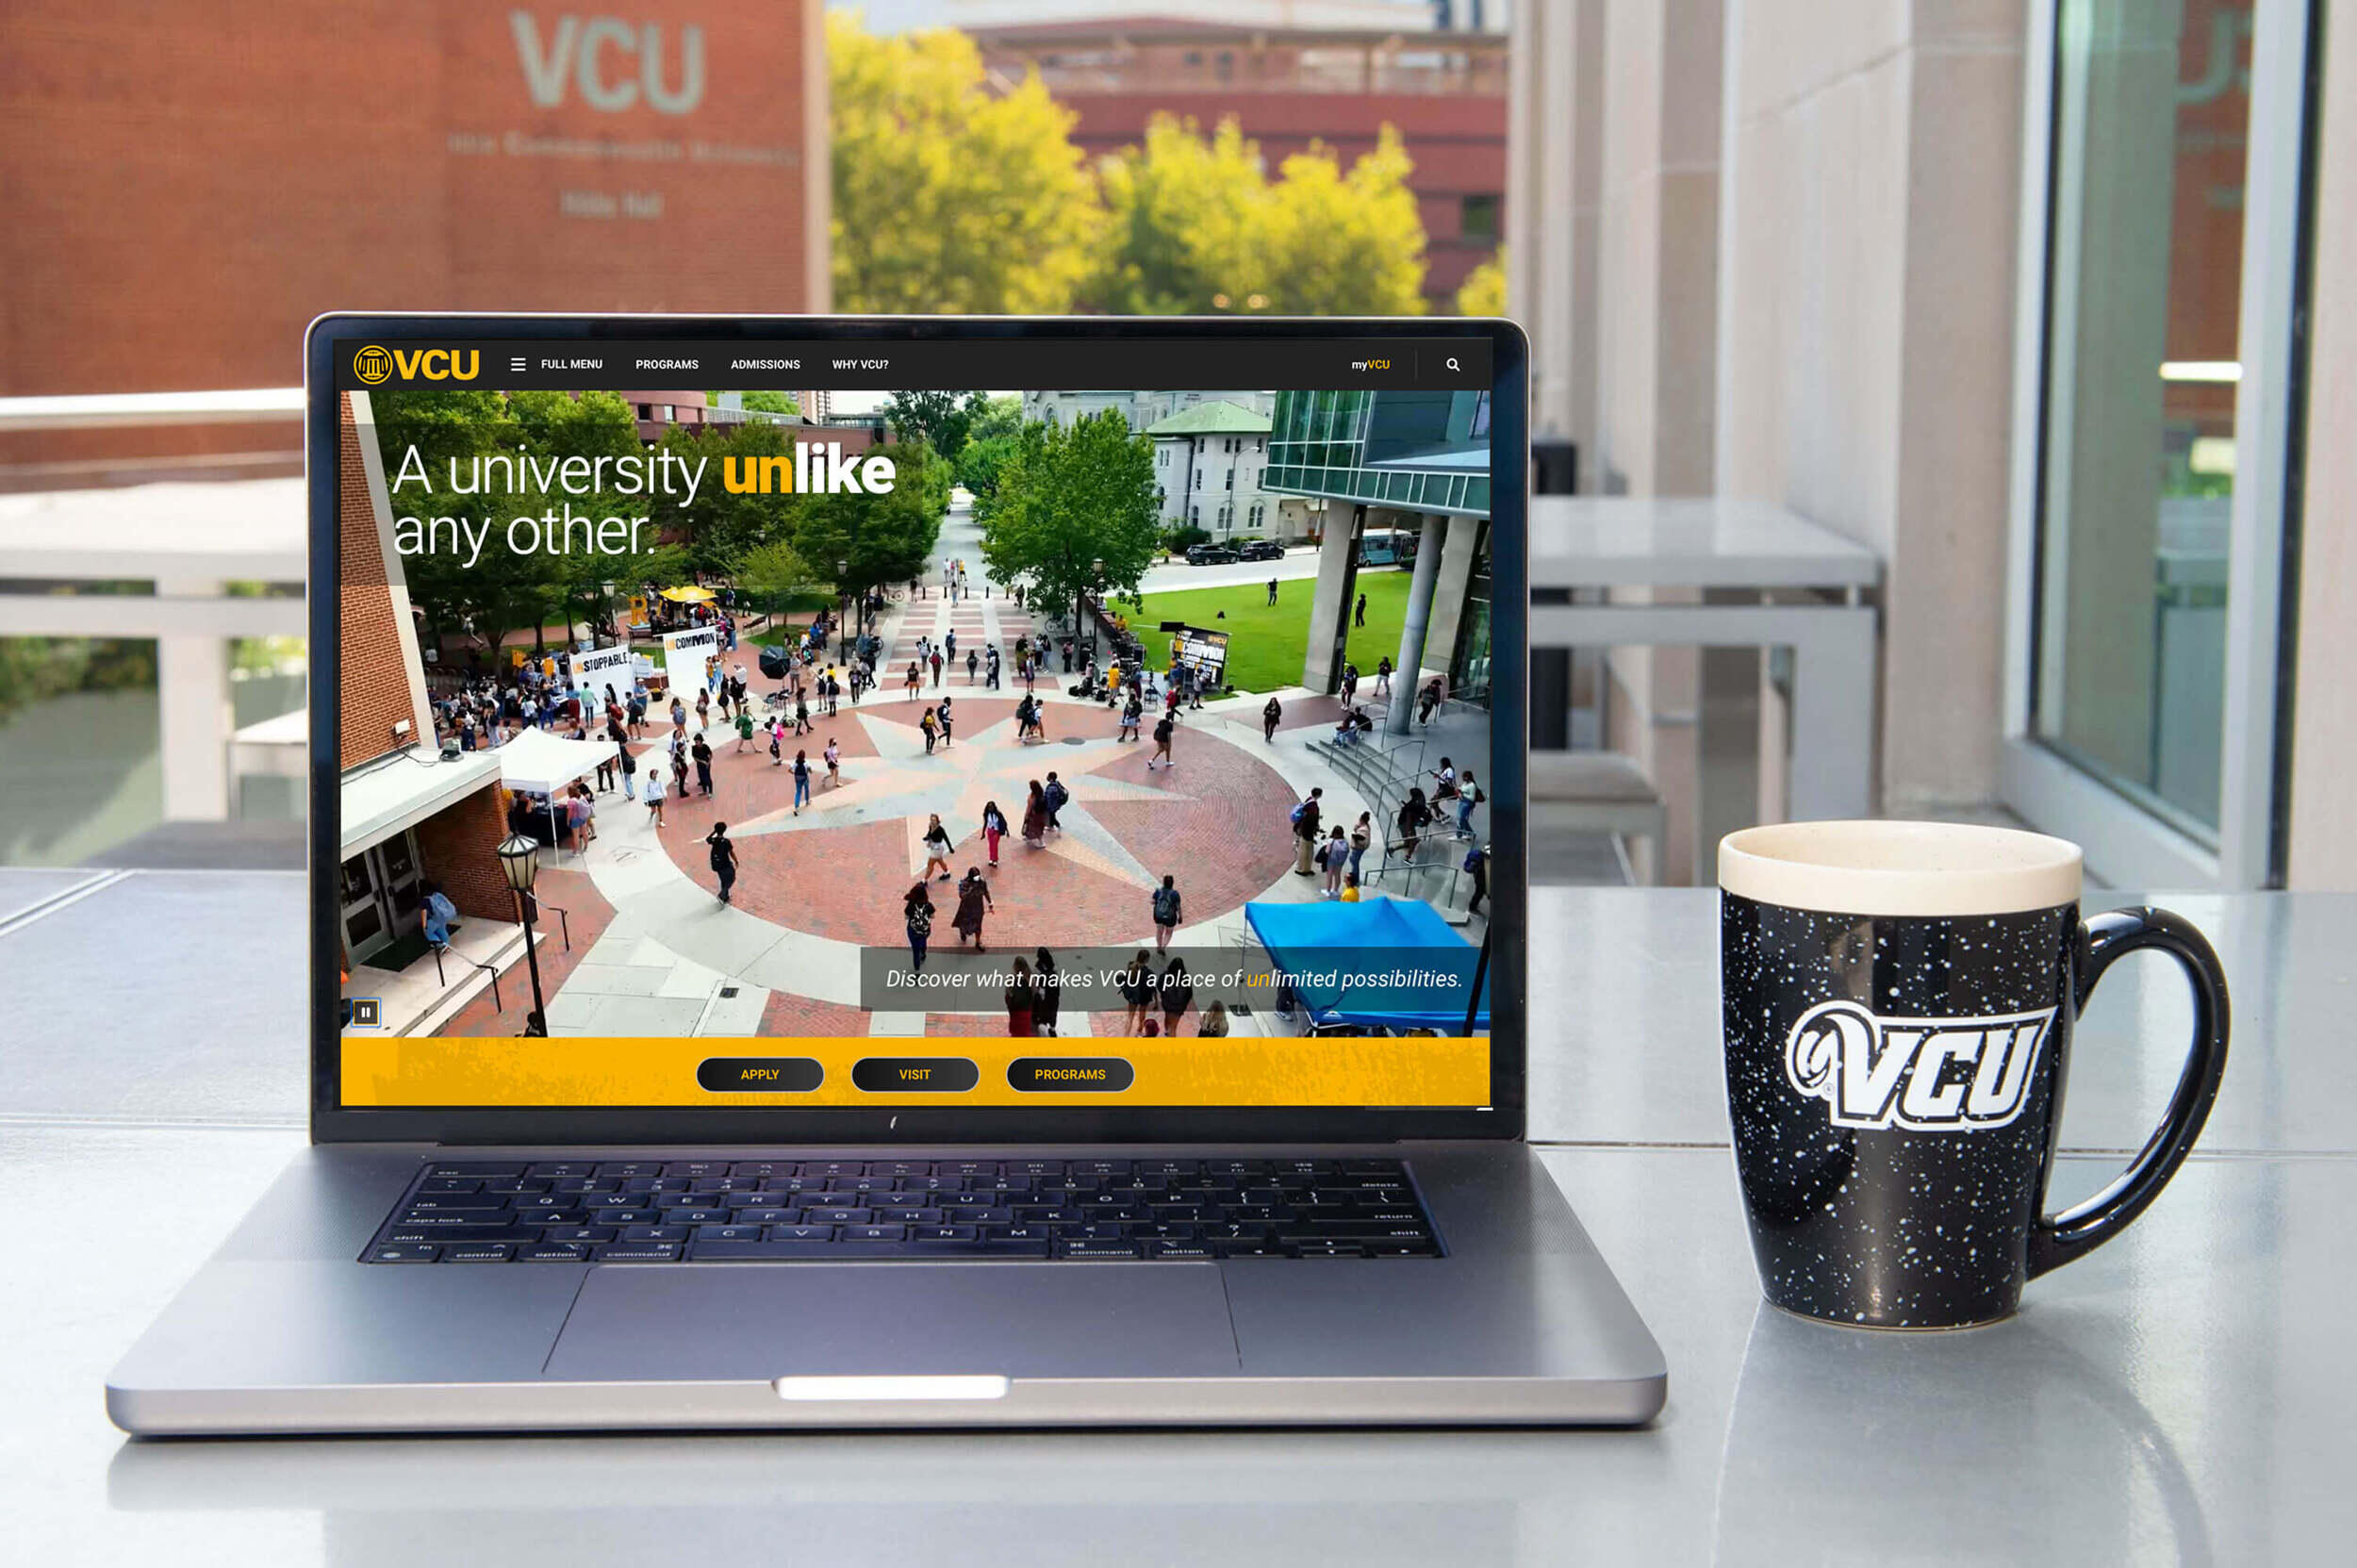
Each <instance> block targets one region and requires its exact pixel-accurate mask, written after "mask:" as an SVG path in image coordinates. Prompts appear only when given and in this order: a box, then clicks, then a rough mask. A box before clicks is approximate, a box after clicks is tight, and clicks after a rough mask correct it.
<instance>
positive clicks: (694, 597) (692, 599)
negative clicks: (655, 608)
mask: <svg viewBox="0 0 2357 1568" xmlns="http://www.w3.org/2000/svg"><path fill="white" fill-rule="evenodd" d="M663 597H664V598H666V599H668V600H669V601H670V602H672V603H674V604H701V603H703V602H706V601H708V600H711V599H714V598H716V597H717V595H715V594H714V593H713V591H712V590H711V589H710V588H700V587H697V586H695V585H694V584H692V583H691V584H689V585H688V586H686V587H684V588H665V589H664V590H663Z"/></svg>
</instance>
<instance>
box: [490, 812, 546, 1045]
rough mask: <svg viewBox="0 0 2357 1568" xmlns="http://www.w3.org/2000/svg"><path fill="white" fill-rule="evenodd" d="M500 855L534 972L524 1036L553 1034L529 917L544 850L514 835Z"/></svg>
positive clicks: (502, 845)
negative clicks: (528, 911) (542, 989)
mask: <svg viewBox="0 0 2357 1568" xmlns="http://www.w3.org/2000/svg"><path fill="white" fill-rule="evenodd" d="M498 854H499V857H500V874H501V875H502V876H503V877H505V878H506V879H507V886H508V890H509V891H510V892H512V893H514V894H515V895H516V924H517V925H518V926H519V928H521V930H522V932H523V933H524V964H525V965H526V966H527V967H529V968H530V969H531V971H532V1012H531V1015H529V1016H527V1017H526V1018H525V1019H524V1032H525V1033H526V1034H529V1035H535V1036H539V1035H545V1034H547V1033H548V1032H549V1015H548V1004H547V1003H546V1002H545V1001H543V1000H542V999H541V997H540V954H539V951H538V949H537V948H536V945H535V944H534V942H533V940H532V920H531V917H530V916H527V915H526V914H525V909H526V908H527V906H528V904H529V901H530V900H531V898H532V883H533V881H534V879H536V877H538V876H539V874H540V846H539V844H538V842H537V841H536V840H534V839H531V838H527V837H525V836H524V835H523V834H509V835H508V836H507V837H506V838H505V839H503V840H502V841H501V843H500V847H499V850H498Z"/></svg>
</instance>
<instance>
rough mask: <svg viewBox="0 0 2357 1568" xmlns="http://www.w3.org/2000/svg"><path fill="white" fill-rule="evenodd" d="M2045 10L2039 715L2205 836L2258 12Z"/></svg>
mask: <svg viewBox="0 0 2357 1568" xmlns="http://www.w3.org/2000/svg"><path fill="white" fill-rule="evenodd" d="M2172 18H2175V19H2178V21H2179V23H2180V25H2177V26H2174V27H2172V26H2170V25H2168V23H2169V20H2170V19H2172ZM2061 21H2062V25H2061V28H2060V36H2061V54H2060V58H2058V59H2057V61H2056V70H2055V94H2056V104H2055V114H2054V133H2053V134H2054V139H2055V140H2054V145H2055V148H2056V151H2057V156H2056V157H2055V161H2054V191H2053V198H2054V200H2053V207H2052V210H2053V219H2052V224H2053V227H2052V233H2051V235H2050V236H2049V254H2048V267H2049V269H2050V272H2049V277H2050V284H2049V288H2050V290H2051V295H2052V298H2051V301H2050V304H2049V312H2050V321H2051V323H2052V324H2051V327H2050V342H2049V350H2048V355H2047V361H2048V366H2049V370H2048V383H2047V387H2046V398H2045V407H2044V419H2045V432H2044V435H2045V444H2044V453H2045V470H2046V471H2045V484H2044V487H2043V488H2044V493H2043V494H2042V495H2041V496H2040V497H2039V505H2038V519H2037V581H2038V591H2037V601H2036V620H2037V625H2036V648H2037V668H2036V678H2035V681H2034V683H2033V690H2032V694H2031V699H2030V701H2031V714H2030V723H2031V732H2032V734H2035V735H2036V738H2037V739H2038V740H2040V741H2042V742H2043V743H2044V744H2045V745H2046V746H2048V747H2049V748H2050V749H2052V751H2055V752H2056V753H2058V754H2060V755H2061V756H2062V757H2063V758H2064V759H2065V760H2067V761H2069V762H2070V763H2071V764H2073V765H2074V766H2076V767H2080V768H2082V769H2084V770H2085V771H2087V772H2089V773H2092V774H2094V775H2095V776H2096V777H2097V778H2098V779H2101V780H2102V781H2103V782H2104V783H2105V784H2110V785H2112V786H2113V787H2114V788H2116V789H2118V790H2119V791H2121V792H2122V793H2124V794H2126V795H2128V796H2129V797H2130V798H2131V799H2132V800H2134V801H2136V802H2138V803H2139V804H2141V805H2143V806H2145V807H2146V808H2147V809H2148V810H2151V811H2153V812H2154V813H2156V814H2157V815H2159V816H2161V817H2164V818H2165V819H2166V820H2167V821H2169V822H2170V823H2171V824H2172V825H2173V826H2176V827H2177V828H2179V829H2180V830H2181V831H2184V832H2185V833H2187V834H2190V835H2191V836H2193V837H2195V838H2196V839H2198V840H2200V841H2202V842H2207V843H2214V842H2215V841H2216V835H2217V826H2218V786H2219V770H2220V763H2221V760H2222V755H2223V751H2222V743H2223V733H2222V732H2223V718H2224V711H2225V708H2224V699H2225V689H2224V669H2225V662H2226V659H2225V646H2226V645H2225V637H2226V587H2227V583H2226V561H2227V541H2228V538H2229V536H2230V532H2231V527H2230V525H2231V521H2232V517H2233V493H2234V484H2235V474H2234V423H2235V412H2236V407H2237V404H2238V403H2239V401H2240V400H2239V388H2238V382H2239V378H2240V375H2241V364H2240V360H2241V353H2240V346H2239V344H2238V342H2237V340H2236V338H2237V325H2238V322H2239V320H2240V305H2241V286H2242V259H2243V258H2242V245H2243V198H2244V179H2245V173H2246V152H2245V149H2246V141H2247V138H2248V134H2249V129H2250V73H2249V69H2248V61H2249V58H2250V54H2249V51H2250V12H2249V11H2247V10H2243V11H2235V10H2229V9H2227V8H2223V7H2221V6H2217V5H2209V4H2194V5H2186V6H2184V7H2155V6H2151V5H2149V4H2143V3H2140V0H2065V3H2064V5H2063V7H2062V17H2061Z"/></svg>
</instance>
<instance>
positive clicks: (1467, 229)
mask: <svg viewBox="0 0 2357 1568" xmlns="http://www.w3.org/2000/svg"><path fill="white" fill-rule="evenodd" d="M1457 229H1458V233H1459V234H1460V235H1462V236H1463V237H1464V238H1465V239H1469V240H1472V241H1474V242H1475V243H1477V244H1483V245H1494V244H1496V243H1497V242H1498V198H1497V197H1496V196H1494V195H1478V196H1466V197H1462V198H1460V199H1459V202H1458V205H1457Z"/></svg>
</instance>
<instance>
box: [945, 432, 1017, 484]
mask: <svg viewBox="0 0 2357 1568" xmlns="http://www.w3.org/2000/svg"><path fill="white" fill-rule="evenodd" d="M1022 444H1023V438H1022V437H1021V436H1019V435H1005V436H977V437H972V438H970V439H968V440H967V442H966V443H965V450H964V452H962V453H960V454H958V483H959V484H961V485H963V486H964V487H966V488H967V489H968V490H971V491H972V492H973V493H974V494H975V495H976V496H978V497H980V496H986V495H988V494H990V493H991V492H992V491H993V490H996V489H997V487H998V473H999V470H1001V469H1003V468H1005V467H1006V463H1007V459H1008V458H1010V457H1012V456H1014V454H1015V452H1016V451H1017V449H1019V448H1020V447H1021V446H1022Z"/></svg>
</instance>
